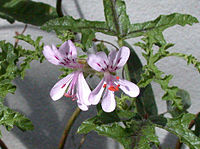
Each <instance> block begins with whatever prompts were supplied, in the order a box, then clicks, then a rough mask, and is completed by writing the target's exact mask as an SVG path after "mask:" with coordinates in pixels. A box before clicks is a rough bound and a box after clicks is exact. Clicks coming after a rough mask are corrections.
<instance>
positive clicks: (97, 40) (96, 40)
mask: <svg viewBox="0 0 200 149" xmlns="http://www.w3.org/2000/svg"><path fill="white" fill-rule="evenodd" d="M92 41H94V42H104V43H107V44H109V45H111V46H113V47H115V48H116V49H117V50H119V48H118V47H117V46H115V45H114V44H112V43H111V42H109V41H105V40H99V39H96V38H95V39H93V40H92Z"/></svg>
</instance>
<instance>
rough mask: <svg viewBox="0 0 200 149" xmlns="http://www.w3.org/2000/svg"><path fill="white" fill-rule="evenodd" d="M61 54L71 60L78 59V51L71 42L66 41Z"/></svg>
mask: <svg viewBox="0 0 200 149" xmlns="http://www.w3.org/2000/svg"><path fill="white" fill-rule="evenodd" d="M59 52H60V54H61V55H62V56H63V58H64V57H67V58H69V59H75V58H77V50H76V47H75V45H74V44H73V42H72V41H71V40H68V41H65V42H64V43H63V44H62V45H61V46H60V48H59Z"/></svg>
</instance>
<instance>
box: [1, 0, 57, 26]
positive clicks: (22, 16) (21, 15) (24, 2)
mask: <svg viewBox="0 0 200 149" xmlns="http://www.w3.org/2000/svg"><path fill="white" fill-rule="evenodd" d="M0 12H1V13H3V14H6V15H7V16H9V17H10V18H13V19H14V20H17V21H20V22H23V23H27V24H32V25H37V26H41V25H42V24H44V23H45V22H47V21H48V20H50V19H53V18H56V17H58V16H57V13H56V9H55V8H53V7H51V6H50V5H48V4H45V3H41V2H34V1H31V0H9V1H8V0H1V1H0ZM9 20H10V19H9ZM10 21H11V20H10ZM11 22H13V20H12V21H11Z"/></svg>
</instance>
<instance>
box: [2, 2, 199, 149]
mask: <svg viewBox="0 0 200 149" xmlns="http://www.w3.org/2000/svg"><path fill="white" fill-rule="evenodd" d="M37 1H41V0H37ZM43 2H45V3H48V4H51V5H52V6H55V5H56V2H55V0H46V1H43ZM126 4H127V13H128V14H129V16H130V20H131V21H132V23H137V22H144V21H148V20H152V19H154V18H156V17H157V16H159V15H160V14H170V13H173V12H179V13H187V14H191V15H193V16H195V17H197V18H198V20H200V15H199V14H200V1H199V0H176V1H175V0H126ZM63 10H64V12H65V14H67V15H72V16H73V17H75V18H79V17H83V18H86V19H89V20H104V15H103V3H102V1H101V0H74V1H71V0H65V1H64V0H63ZM23 27H24V25H23V24H22V23H19V22H17V23H15V24H12V25H10V24H9V23H7V22H6V21H5V20H1V19H0V34H1V36H0V40H7V41H9V42H12V43H14V39H13V36H14V35H15V31H19V32H21V31H22V30H23ZM25 34H31V35H32V37H37V36H41V35H42V36H43V37H44V38H43V42H44V43H45V44H52V43H54V44H57V43H60V40H58V39H57V38H56V36H55V35H54V34H53V33H46V32H44V31H41V30H39V28H38V27H35V26H31V25H29V26H28V29H27V31H26V32H25ZM164 35H165V37H166V39H167V41H168V42H171V43H175V44H176V45H175V46H174V47H173V48H172V50H173V51H176V52H182V53H186V54H193V55H194V56H196V57H197V59H198V60H200V24H195V25H193V26H186V27H180V26H175V27H172V28H170V29H167V30H166V31H165V32H164ZM98 38H105V39H107V40H112V41H115V39H112V38H111V37H108V36H102V34H98ZM128 41H129V43H131V44H132V43H135V42H136V41H138V39H133V40H128ZM20 44H22V45H24V46H27V45H26V44H25V43H23V42H20ZM27 47H29V46H27ZM135 50H136V52H137V54H138V55H139V56H140V57H141V50H140V49H139V48H137V47H135ZM141 58H142V57H141ZM142 61H143V63H145V61H144V59H143V58H142ZM31 66H32V69H30V70H28V71H27V74H26V77H25V79H24V80H20V79H16V80H15V81H14V83H15V84H16V85H17V87H18V88H17V91H16V94H15V95H8V96H7V98H6V100H5V102H6V104H7V105H8V106H9V107H10V108H12V109H15V110H17V111H20V112H22V113H24V114H26V115H27V116H28V117H29V118H30V119H31V120H32V122H33V124H34V126H35V130H34V131H28V132H21V131H20V130H18V129H17V128H14V129H13V130H12V131H11V132H9V133H8V132H7V131H5V129H4V128H1V130H2V134H3V138H2V139H3V141H5V143H6V144H7V146H8V147H9V148H10V149H11V148H12V149H55V148H57V146H58V143H59V140H60V137H61V134H62V131H63V129H64V127H65V124H66V122H67V120H68V119H69V117H70V115H71V114H72V112H73V110H74V109H75V108H76V103H75V102H72V101H70V100H66V99H65V98H62V99H61V100H59V101H56V102H53V101H52V100H51V99H50V97H49V91H50V89H51V87H52V86H53V85H54V84H55V83H56V82H57V81H58V79H57V77H58V75H59V74H60V72H59V71H58V67H56V66H54V65H52V64H50V63H48V62H44V63H43V64H39V63H38V62H33V63H32V64H31ZM158 66H159V68H160V69H161V70H163V71H164V72H166V73H167V74H173V75H174V78H173V80H172V81H171V85H177V86H179V87H180V88H182V89H185V90H187V91H189V93H190V95H191V99H192V104H193V105H192V107H191V108H190V109H189V111H190V112H192V113H197V112H198V111H199V107H200V99H199V97H200V87H199V84H200V77H199V73H198V72H197V70H196V69H195V68H194V67H193V66H187V64H186V62H185V61H184V60H182V59H179V58H174V57H172V58H166V59H164V60H162V61H161V62H159V63H158ZM93 83H94V82H93ZM152 85H153V89H154V93H155V96H156V100H157V102H158V104H159V112H160V113H161V112H164V111H166V106H165V102H162V101H161V97H162V95H163V92H162V91H161V89H160V87H159V85H157V84H154V83H153V84H152ZM94 113H95V109H94V108H90V110H89V111H87V112H82V114H81V116H80V117H79V118H78V120H77V121H76V125H75V126H74V127H73V129H72V132H74V133H75V132H76V129H77V127H78V126H79V125H80V123H81V122H82V121H83V120H85V119H86V118H88V117H91V116H92V115H94ZM157 132H158V135H161V137H160V139H161V141H162V145H163V147H164V148H173V147H174V143H175V142H176V139H175V137H174V136H173V135H171V134H168V135H166V132H164V131H162V130H158V131H157ZM79 141H80V137H77V136H76V135H75V136H74V135H73V134H70V136H69V140H68V142H67V146H68V147H67V146H66V148H70V149H75V147H74V144H77V143H79ZM82 148H83V149H93V148H96V149H101V148H105V149H117V148H119V145H118V144H116V143H115V142H113V141H112V140H111V139H106V138H104V137H101V136H97V135H96V134H95V133H91V134H89V135H88V137H87V139H86V142H85V144H84V145H83V147H82Z"/></svg>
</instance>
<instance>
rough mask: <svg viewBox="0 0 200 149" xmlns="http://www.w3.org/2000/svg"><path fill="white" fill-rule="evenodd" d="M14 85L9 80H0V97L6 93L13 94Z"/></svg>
mask: <svg viewBox="0 0 200 149" xmlns="http://www.w3.org/2000/svg"><path fill="white" fill-rule="evenodd" d="M15 90H16V86H15V85H13V84H12V83H11V81H10V80H8V79H6V80H0V97H2V98H4V97H5V96H6V95H7V94H8V93H12V94H14V93H15Z"/></svg>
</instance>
